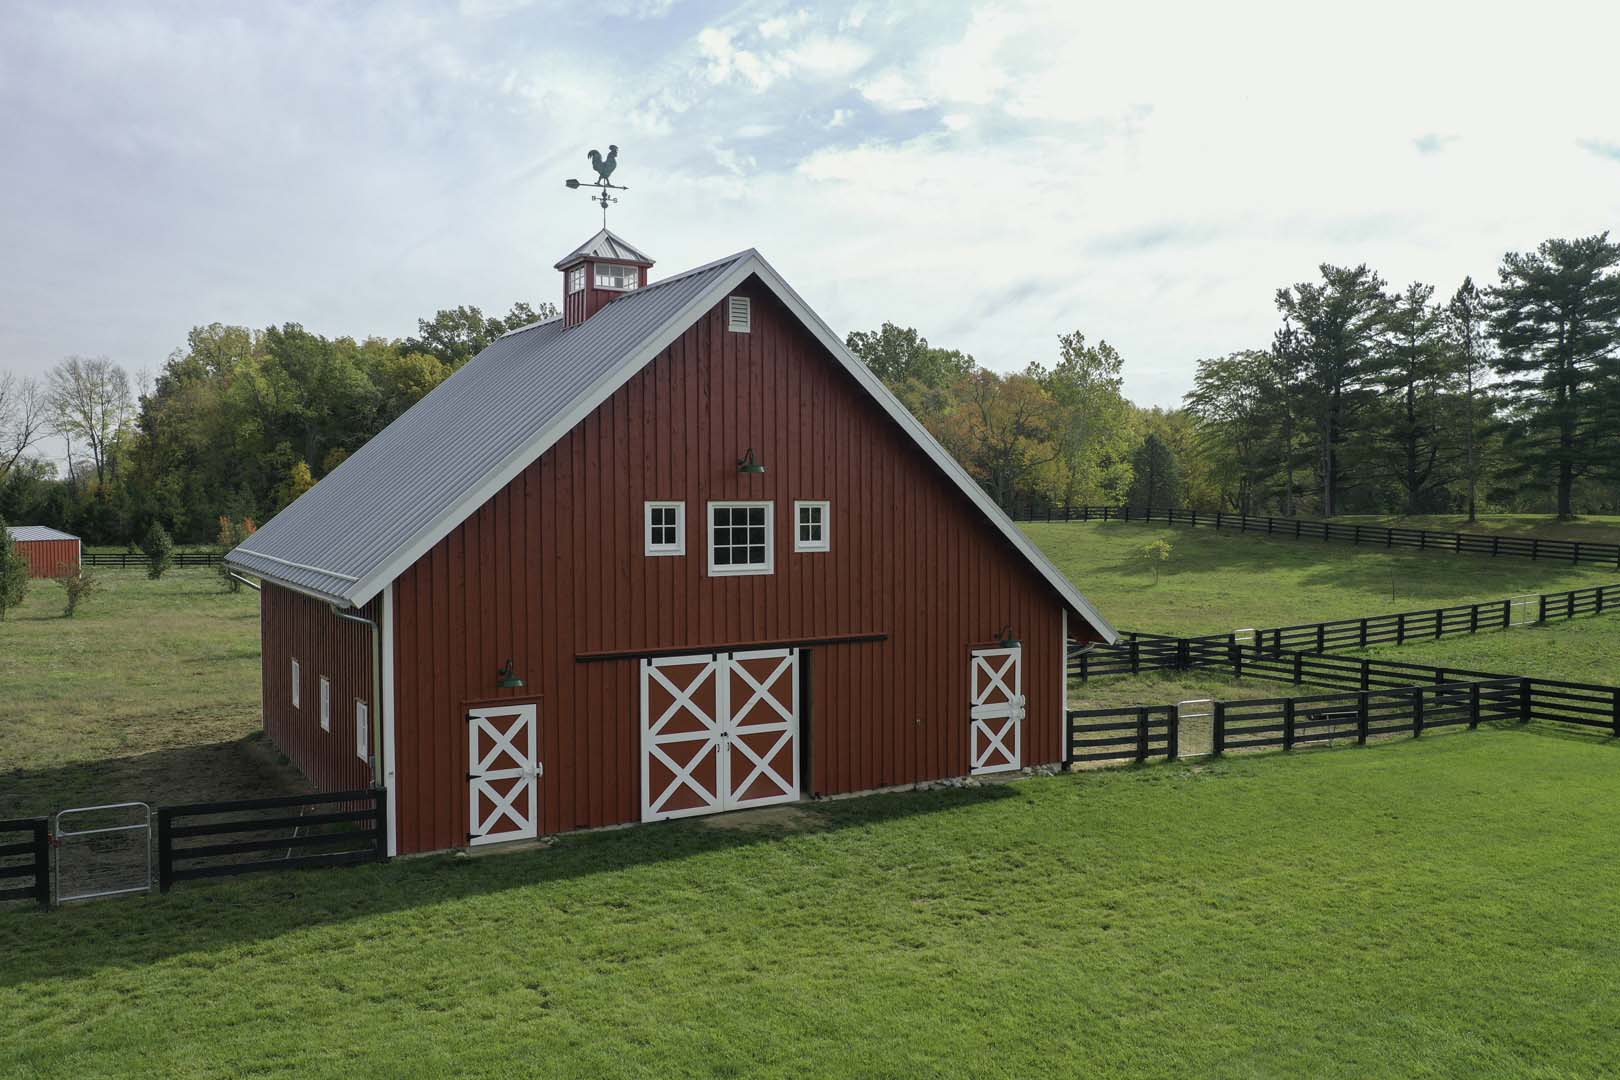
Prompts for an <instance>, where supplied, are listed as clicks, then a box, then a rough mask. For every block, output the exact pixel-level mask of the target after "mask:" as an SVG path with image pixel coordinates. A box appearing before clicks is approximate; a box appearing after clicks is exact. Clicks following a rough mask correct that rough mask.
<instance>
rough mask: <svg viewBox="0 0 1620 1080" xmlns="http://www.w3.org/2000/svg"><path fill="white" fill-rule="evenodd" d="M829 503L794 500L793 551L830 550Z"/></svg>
mask: <svg viewBox="0 0 1620 1080" xmlns="http://www.w3.org/2000/svg"><path fill="white" fill-rule="evenodd" d="M829 505H830V504H828V503H825V502H796V503H794V504H793V520H794V528H795V529H796V530H797V531H796V532H795V534H794V537H793V550H794V551H830V550H831V549H832V534H831V532H830V531H829V529H830V525H831V522H830V517H831V515H830V513H829V510H828V508H829Z"/></svg>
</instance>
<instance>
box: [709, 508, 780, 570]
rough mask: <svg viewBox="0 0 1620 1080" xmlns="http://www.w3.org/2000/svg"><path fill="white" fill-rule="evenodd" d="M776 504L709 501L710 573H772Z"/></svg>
mask: <svg viewBox="0 0 1620 1080" xmlns="http://www.w3.org/2000/svg"><path fill="white" fill-rule="evenodd" d="M772 510H773V505H772V504H771V503H768V502H765V503H760V502H746V503H710V504H709V573H710V574H712V575H716V576H720V575H730V574H769V573H771V571H772V568H773V565H774V561H775V560H774V557H773V548H774V542H773V538H772V536H771V517H772Z"/></svg>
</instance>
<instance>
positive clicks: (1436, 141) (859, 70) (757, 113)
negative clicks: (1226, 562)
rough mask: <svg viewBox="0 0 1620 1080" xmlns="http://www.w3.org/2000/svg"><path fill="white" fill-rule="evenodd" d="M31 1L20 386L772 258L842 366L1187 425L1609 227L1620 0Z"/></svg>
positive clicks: (19, 179)
mask: <svg viewBox="0 0 1620 1080" xmlns="http://www.w3.org/2000/svg"><path fill="white" fill-rule="evenodd" d="M1493 10H1496V9H1495V8H1494V6H1493V5H1491V4H1488V3H1487V4H1481V3H1477V2H1470V3H1424V2H1421V0H1406V2H1403V3H1382V2H1378V0H1362V2H1357V3H1354V4H1351V3H1335V4H1332V5H1327V4H1320V3H1313V2H1311V0H1292V2H1290V3H1285V4H1270V3H1245V2H1241V0H1230V2H1227V3H1220V4H1212V3H1208V2H1207V0H1203V2H1199V3H1187V4H1177V3H1130V4H1121V3H1108V4H1095V5H1093V4H1088V3H1072V2H1071V3H1061V4H1051V5H1044V4H997V3H986V4H979V3H960V4H941V3H925V4H903V3H902V4H879V3H867V2H864V0H839V2H833V3H815V4H803V3H776V2H764V3H743V4H717V5H706V4H697V3H684V2H679V0H591V2H588V3H578V2H575V3H567V4H553V3H529V2H524V0H462V2H460V3H454V2H445V3H409V2H391V3H387V4H379V5H375V6H368V5H364V4H359V3H351V4H328V3H319V4H299V3H294V2H286V0H277V2H276V3H271V4H264V3H252V4H246V3H244V4H233V3H215V2H200V3H183V2H174V3H165V4H156V5H143V4H140V3H137V2H133V0H125V2H120V3H117V4H107V3H100V2H98V3H86V4H76V3H72V2H63V0H52V2H49V3H31V2H28V0H0V196H3V197H0V370H5V369H9V370H13V371H21V372H24V373H36V374H37V373H41V372H43V371H44V370H45V369H46V368H48V367H49V366H50V365H51V364H53V363H55V362H56V361H58V360H60V359H61V358H62V357H64V356H67V355H69V354H79V355H106V356H109V357H111V358H113V359H114V360H116V361H118V362H119V363H121V364H123V365H124V366H126V367H127V368H129V369H130V370H132V371H135V370H139V369H147V370H155V369H156V368H158V367H159V366H161V364H162V363H163V361H164V359H165V358H166V357H167V356H168V355H169V353H170V352H171V351H173V350H174V349H175V348H177V347H178V346H180V345H182V344H183V343H184V340H185V335H186V332H187V330H188V329H189V328H190V327H192V326H194V325H199V324H204V323H209V322H215V321H218V322H224V323H235V324H243V325H249V326H257V327H262V326H267V325H271V324H279V323H283V322H298V323H302V324H303V325H305V326H306V327H308V328H310V329H312V330H315V331H318V332H320V333H324V334H328V335H339V334H346V335H351V336H355V337H364V336H367V335H384V336H389V337H402V336H405V335H407V334H409V333H411V332H412V331H414V330H415V328H416V320H417V318H419V317H422V316H427V315H431V314H432V313H433V312H434V311H436V310H438V309H440V308H444V307H450V306H454V305H457V304H475V305H478V306H480V307H482V308H484V309H485V310H486V311H496V312H504V311H505V310H506V308H507V307H509V306H510V305H511V304H512V303H513V302H514V301H516V300H520V299H523V300H528V301H530V302H537V301H541V300H551V301H554V302H555V301H557V300H559V299H560V296H561V289H562V284H561V280H560V275H559V274H557V272H556V271H554V270H553V269H552V268H551V267H552V263H553V262H555V261H556V260H557V259H558V258H559V257H561V256H562V255H563V254H564V253H566V252H567V251H569V250H570V249H571V248H573V247H574V246H575V245H577V244H578V243H579V242H581V241H583V240H584V239H585V238H587V237H588V236H590V235H591V233H593V232H594V231H595V229H596V228H597V227H598V225H599V224H600V215H599V211H598V210H597V209H596V208H595V207H593V206H591V205H590V204H589V203H588V202H587V201H586V197H585V196H584V195H583V194H580V193H577V192H570V191H568V190H567V189H566V188H565V187H564V186H563V180H564V179H566V178H568V177H571V176H582V177H584V178H587V179H589V178H591V177H592V173H591V170H590V164H589V162H588V161H587V160H586V152H587V151H588V150H589V149H591V148H593V147H594V148H599V149H602V150H604V151H605V150H606V148H607V145H608V144H610V143H612V144H616V145H618V146H619V147H620V151H619V159H618V160H619V167H618V171H617V173H616V174H615V176H614V180H615V181H616V182H619V183H623V184H624V185H626V186H627V187H628V188H629V190H628V191H627V192H624V193H622V196H623V197H622V201H621V202H620V204H619V205H618V206H616V207H614V208H612V209H611V210H610V212H609V225H610V226H611V227H612V228H613V229H614V230H615V231H616V232H618V233H620V234H621V235H622V236H624V237H625V238H626V239H628V240H630V241H631V242H632V243H634V244H636V245H637V246H638V247H640V248H641V249H642V250H644V251H646V252H648V253H649V254H650V255H651V256H652V257H654V258H655V259H656V260H657V266H656V267H655V268H654V271H653V274H654V276H655V277H656V276H658V275H659V274H661V273H662V274H669V273H675V272H677V271H679V270H682V269H685V268H688V267H691V266H694V265H697V264H700V263H703V262H707V261H709V260H711V259H714V258H718V257H720V256H722V255H726V254H730V253H731V252H734V251H737V250H740V249H743V248H748V247H755V248H758V249H759V250H760V251H761V252H762V253H763V254H764V255H765V257H766V258H767V259H769V260H770V261H771V262H772V263H773V264H774V265H775V266H776V268H777V269H778V270H779V271H781V272H782V274H783V275H784V276H785V277H786V278H787V280H788V281H790V282H791V283H792V284H793V285H794V287H795V288H796V289H797V291H798V292H799V293H800V294H801V295H803V296H804V297H805V299H806V300H808V301H809V303H810V304H811V306H813V307H814V308H816V310H817V311H818V312H819V313H820V314H821V315H822V317H823V318H824V319H825V320H826V321H827V322H828V323H829V324H830V325H831V326H832V327H833V328H834V329H835V330H837V331H839V332H840V333H842V332H847V331H849V330H852V329H868V328H875V327H876V326H878V325H879V324H880V323H882V322H884V321H885V320H887V321H892V322H895V323H898V324H901V325H910V326H915V327H916V328H917V329H919V330H920V331H921V332H922V333H923V334H924V335H926V336H927V337H928V338H929V339H930V340H931V341H932V342H933V343H934V344H937V345H944V346H949V347H954V348H960V349H964V350H966V351H968V352H971V353H972V354H973V355H974V356H975V357H976V358H977V359H978V361H979V362H980V363H981V364H982V365H984V366H987V367H991V368H995V369H998V370H1012V369H1018V368H1022V367H1024V366H1025V365H1026V364H1028V363H1030V362H1031V361H1040V362H1043V363H1051V362H1052V361H1053V360H1054V359H1055V357H1056V353H1057V336H1058V335H1059V334H1060V333H1064V332H1067V331H1070V330H1080V331H1082V332H1084V333H1085V334H1086V335H1087V337H1088V338H1090V339H1093V340H1095V339H1098V338H1102V339H1106V340H1107V341H1109V342H1110V343H1111V344H1113V345H1114V346H1115V347H1116V348H1117V349H1119V351H1120V352H1121V354H1122V355H1123V356H1124V358H1125V388H1126V392H1127V394H1129V395H1130V396H1131V397H1132V398H1133V399H1135V400H1137V401H1138V402H1141V403H1143V404H1155V405H1164V406H1173V405H1175V404H1177V403H1178V402H1179V400H1180V398H1181V395H1182V394H1183V393H1184V392H1185V391H1186V390H1187V388H1188V386H1189V384H1190V381H1191V377H1192V372H1193V369H1194V365H1195V363H1196V361H1197V360H1198V359H1199V358H1201V357H1206V356H1214V355H1220V354H1223V353H1226V352H1229V351H1232V350H1235V349H1240V348H1247V347H1264V346H1265V345H1267V344H1268V343H1269V341H1270V338H1271V334H1272V331H1273V330H1274V329H1275V328H1276V326H1277V324H1278V316H1277V313H1276V310H1275V307H1274V304H1273V295H1274V293H1275V291H1276V289H1277V288H1278V287H1280V286H1283V285H1287V284H1289V283H1292V282H1295V281H1300V280H1306V279H1309V278H1311V277H1312V276H1314V275H1315V273H1316V266H1317V265H1318V264H1319V263H1322V262H1332V263H1336V264H1350V265H1354V264H1356V263H1361V262H1366V263H1368V264H1370V265H1371V266H1373V267H1374V268H1375V269H1377V270H1378V271H1379V272H1380V273H1381V274H1382V275H1383V276H1384V277H1385V279H1386V280H1387V281H1388V282H1389V283H1390V284H1391V286H1400V285H1404V284H1406V283H1407V282H1410V281H1413V280H1422V281H1427V282H1430V283H1433V284H1435V285H1436V286H1437V287H1438V290H1439V293H1440V294H1441V295H1449V294H1450V292H1451V291H1452V290H1454V289H1455V288H1456V286H1457V285H1458V284H1459V283H1460V282H1461V280H1462V278H1463V276H1464V275H1473V276H1474V278H1475V279H1476V281H1481V282H1489V281H1494V280H1495V276H1496V268H1497V266H1498V265H1499V263H1500V260H1501V256H1502V254H1503V253H1504V252H1506V251H1510V250H1515V251H1517V250H1527V249H1530V248H1533V247H1534V246H1535V245H1536V244H1537V243H1538V242H1540V241H1541V240H1544V239H1546V238H1548V237H1551V236H1574V235H1586V234H1590V233H1595V232H1600V231H1604V230H1608V229H1611V228H1617V227H1620V81H1616V80H1615V78H1614V77H1613V71H1614V64H1613V51H1612V47H1613V42H1614V41H1616V40H1617V39H1620V4H1615V3H1612V2H1599V0H1591V2H1587V3H1562V2H1558V0H1542V2H1538V3H1537V4H1535V5H1533V6H1530V7H1524V6H1520V5H1514V6H1513V7H1512V8H1511V15H1512V17H1511V18H1505V17H1502V16H1504V15H1507V14H1509V8H1508V7H1506V6H1503V7H1502V8H1501V9H1500V12H1499V13H1498V14H1493Z"/></svg>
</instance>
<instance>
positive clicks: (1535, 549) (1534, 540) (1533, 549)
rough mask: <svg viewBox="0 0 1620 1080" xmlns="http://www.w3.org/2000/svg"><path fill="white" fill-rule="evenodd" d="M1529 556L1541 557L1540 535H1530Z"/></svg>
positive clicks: (1533, 557)
mask: <svg viewBox="0 0 1620 1080" xmlns="http://www.w3.org/2000/svg"><path fill="white" fill-rule="evenodd" d="M1530 557H1531V558H1532V559H1539V558H1541V538H1540V537H1536V536H1532V537H1531V538H1530Z"/></svg>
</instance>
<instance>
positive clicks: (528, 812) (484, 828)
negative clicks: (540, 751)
mask: <svg viewBox="0 0 1620 1080" xmlns="http://www.w3.org/2000/svg"><path fill="white" fill-rule="evenodd" d="M535 722H536V708H535V706H534V705H532V704H531V705H501V706H489V707H487V708H479V709H468V710H467V797H468V809H467V832H468V833H469V836H468V842H469V843H471V844H493V843H496V842H498V841H502V840H531V839H533V838H534V837H535V836H537V835H538V834H539V828H540V813H539V803H540V798H539V796H540V792H539V788H540V783H539V781H540V776H541V774H542V772H543V768H542V766H541V764H540V762H539V761H537V760H536V759H535V745H536V741H537V739H536V732H535Z"/></svg>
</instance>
